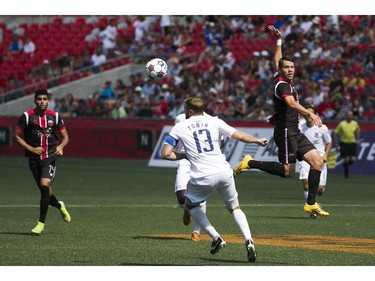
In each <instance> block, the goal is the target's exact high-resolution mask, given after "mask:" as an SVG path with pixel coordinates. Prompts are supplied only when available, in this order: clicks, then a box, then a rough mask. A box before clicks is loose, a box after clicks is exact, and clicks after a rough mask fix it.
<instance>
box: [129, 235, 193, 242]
mask: <svg viewBox="0 0 375 281" xmlns="http://www.w3.org/2000/svg"><path fill="white" fill-rule="evenodd" d="M133 239H154V240H189V241H190V238H184V237H162V236H147V235H145V236H133Z"/></svg>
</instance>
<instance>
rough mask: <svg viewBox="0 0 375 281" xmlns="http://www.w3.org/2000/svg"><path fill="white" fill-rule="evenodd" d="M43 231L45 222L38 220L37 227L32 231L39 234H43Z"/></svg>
mask: <svg viewBox="0 0 375 281" xmlns="http://www.w3.org/2000/svg"><path fill="white" fill-rule="evenodd" d="M43 231H44V223H42V222H40V221H38V224H37V225H36V227H34V228H33V229H32V230H31V233H33V234H36V235H39V234H42V233H43Z"/></svg>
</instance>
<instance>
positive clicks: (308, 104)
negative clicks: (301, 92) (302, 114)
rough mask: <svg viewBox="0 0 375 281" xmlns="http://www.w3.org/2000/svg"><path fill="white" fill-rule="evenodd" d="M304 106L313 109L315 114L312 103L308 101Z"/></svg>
mask: <svg viewBox="0 0 375 281" xmlns="http://www.w3.org/2000/svg"><path fill="white" fill-rule="evenodd" d="M305 108H306V109H309V108H311V109H312V110H314V114H316V107H315V105H314V104H313V103H310V102H309V103H307V104H305Z"/></svg>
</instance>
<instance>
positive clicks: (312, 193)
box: [307, 169, 321, 205]
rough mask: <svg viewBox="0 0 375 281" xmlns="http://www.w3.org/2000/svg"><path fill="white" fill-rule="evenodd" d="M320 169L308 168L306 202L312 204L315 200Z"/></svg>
mask: <svg viewBox="0 0 375 281" xmlns="http://www.w3.org/2000/svg"><path fill="white" fill-rule="evenodd" d="M320 174H321V171H317V170H313V169H310V172H309V178H308V179H307V180H308V182H309V194H308V195H307V204H309V205H313V204H315V202H316V194H317V192H318V188H319V182H320Z"/></svg>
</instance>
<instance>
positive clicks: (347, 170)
mask: <svg viewBox="0 0 375 281" xmlns="http://www.w3.org/2000/svg"><path fill="white" fill-rule="evenodd" d="M344 175H345V177H346V178H348V177H349V164H347V163H344Z"/></svg>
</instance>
